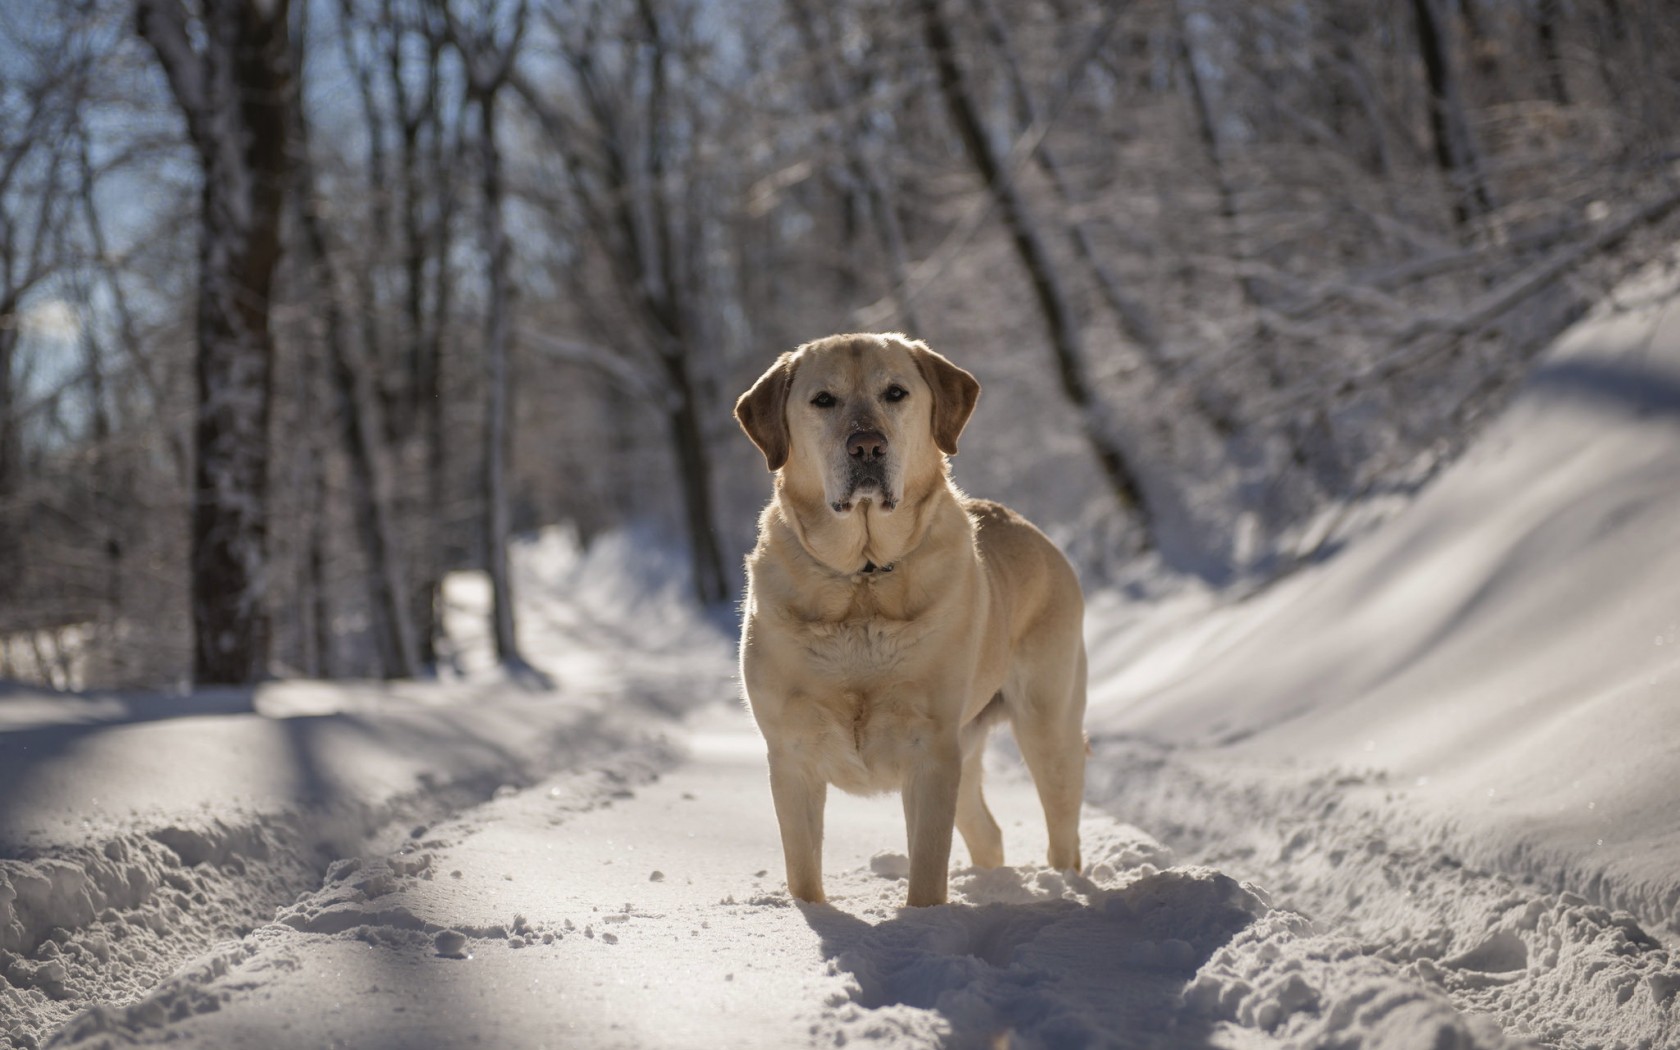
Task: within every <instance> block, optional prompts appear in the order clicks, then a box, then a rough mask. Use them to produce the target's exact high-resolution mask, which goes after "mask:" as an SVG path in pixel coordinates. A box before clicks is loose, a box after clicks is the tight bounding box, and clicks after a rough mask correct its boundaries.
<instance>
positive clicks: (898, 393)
mask: <svg viewBox="0 0 1680 1050" xmlns="http://www.w3.org/2000/svg"><path fill="white" fill-rule="evenodd" d="M881 396H882V397H885V398H886V399H887V400H888V401H903V400H904V399H905V398H907V397H909V396H910V391H908V390H906V389H904V388H903V387H901V386H899V385H898V384H897V383H894V384H893V385H892V386H889V387H887V392H886V393H885V394H883V395H881Z"/></svg>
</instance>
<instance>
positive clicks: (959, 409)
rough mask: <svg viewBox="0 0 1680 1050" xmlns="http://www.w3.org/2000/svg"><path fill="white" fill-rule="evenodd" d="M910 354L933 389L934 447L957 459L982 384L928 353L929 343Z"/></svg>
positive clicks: (912, 347)
mask: <svg viewBox="0 0 1680 1050" xmlns="http://www.w3.org/2000/svg"><path fill="white" fill-rule="evenodd" d="M910 354H911V356H912V357H914V358H915V359H916V367H917V368H919V369H921V370H922V378H923V379H925V380H927V385H928V386H929V387H931V388H932V389H933V443H934V444H935V445H938V446H939V451H941V452H943V453H945V454H946V455H947V456H954V455H956V454H957V438H959V437H961V436H962V432H963V427H966V426H968V417H969V416H971V415H973V414H974V405H975V403H976V402H978V401H979V400H980V381H979V380H978V379H975V378H974V377H973V376H972V375H970V374H969V373H967V372H965V371H963V370H962V369H960V368H958V367H957V366H956V365H953V364H952V363H951V362H949V361H947V360H946V359H945V358H944V356H943V355H940V354H937V353H935V352H934V351H932V350H930V349H928V346H927V344H926V343H921V342H917V343H911V344H910Z"/></svg>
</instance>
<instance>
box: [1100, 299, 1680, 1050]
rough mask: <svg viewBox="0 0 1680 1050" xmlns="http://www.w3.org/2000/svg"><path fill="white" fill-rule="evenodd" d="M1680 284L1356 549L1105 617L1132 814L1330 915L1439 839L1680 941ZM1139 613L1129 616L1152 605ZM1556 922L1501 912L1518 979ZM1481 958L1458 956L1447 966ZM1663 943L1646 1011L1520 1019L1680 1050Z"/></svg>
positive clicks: (1596, 336) (1511, 1008) (1104, 746)
mask: <svg viewBox="0 0 1680 1050" xmlns="http://www.w3.org/2000/svg"><path fill="white" fill-rule="evenodd" d="M1673 295H1674V279H1673V276H1672V275H1671V274H1667V273H1663V272H1653V273H1649V274H1647V275H1645V276H1644V277H1643V278H1642V279H1641V280H1639V281H1637V282H1635V283H1634V284H1632V285H1630V286H1629V287H1627V288H1624V289H1623V290H1622V291H1621V292H1620V293H1619V294H1618V296H1617V297H1616V301H1615V302H1613V303H1611V304H1609V305H1608V306H1607V307H1606V308H1605V309H1604V310H1602V311H1600V312H1599V313H1598V314H1596V315H1595V316H1593V317H1591V318H1589V319H1587V320H1586V321H1584V322H1582V323H1581V324H1579V325H1578V326H1576V327H1575V328H1574V329H1573V330H1572V331H1571V332H1570V333H1569V334H1568V335H1567V337H1566V338H1564V339H1563V340H1562V341H1561V342H1560V343H1559V345H1557V346H1556V347H1554V348H1553V350H1552V351H1551V352H1549V353H1548V355H1547V356H1545V357H1544V358H1543V359H1542V360H1541V361H1540V362H1539V363H1538V366H1537V369H1536V371H1535V373H1534V374H1533V376H1532V378H1531V379H1530V380H1529V381H1528V383H1527V384H1526V386H1525V387H1524V389H1523V390H1522V391H1521V393H1520V394H1519V396H1518V397H1517V399H1516V400H1515V402H1514V403H1513V404H1512V405H1511V406H1510V408H1509V409H1508V411H1506V412H1505V413H1504V414H1503V416H1502V418H1501V419H1499V420H1498V421H1497V422H1496V423H1495V424H1494V425H1493V426H1492V427H1490V429H1489V430H1488V432H1487V433H1486V434H1484V435H1483V436H1482V437H1481V438H1480V439H1479V440H1478V442H1477V444H1476V445H1475V447H1474V448H1472V449H1471V450H1470V452H1469V453H1468V454H1467V455H1466V456H1464V457H1463V459H1462V460H1460V461H1459V462H1458V463H1456V464H1455V465H1454V466H1453V467H1452V468H1450V469H1449V470H1448V471H1447V472H1445V473H1444V474H1443V476H1442V477H1440V478H1439V479H1438V480H1437V481H1436V482H1435V483H1433V484H1432V485H1431V486H1430V487H1429V488H1428V489H1426V490H1425V491H1424V492H1423V493H1422V494H1421V495H1420V497H1419V498H1418V499H1417V500H1416V502H1415V503H1414V504H1413V505H1412V506H1410V507H1409V508H1407V509H1406V510H1405V511H1403V512H1402V513H1401V514H1400V515H1398V516H1397V517H1396V518H1395V519H1394V520H1392V521H1390V522H1389V523H1388V524H1387V525H1385V526H1384V527H1382V528H1381V529H1380V530H1378V531H1377V532H1376V533H1375V534H1373V535H1371V536H1369V537H1367V538H1365V539H1363V540H1361V541H1360V542H1359V543H1357V544H1356V545H1355V546H1354V547H1353V548H1352V549H1350V550H1347V551H1346V552H1344V553H1342V554H1340V555H1339V556H1337V557H1336V558H1334V559H1332V560H1331V561H1329V562H1327V563H1325V564H1322V565H1319V566H1316V567H1314V568H1312V569H1310V570H1308V571H1305V572H1303V573H1301V574H1300V575H1299V576H1298V577H1297V578H1294V579H1292V580H1289V581H1287V582H1286V583H1284V584H1282V585H1280V586H1277V587H1275V588H1273V589H1272V590H1270V591H1268V592H1266V593H1264V594H1262V595H1260V596H1258V597H1256V598H1254V599H1252V600H1250V601H1248V602H1246V603H1242V604H1239V605H1237V606H1234V607H1230V608H1226V609H1223V610H1219V611H1218V612H1217V613H1215V614H1214V615H1213V616H1211V617H1209V618H1203V619H1199V620H1197V621H1196V622H1195V623H1194V624H1193V625H1192V626H1190V627H1187V628H1185V629H1184V630H1182V631H1178V632H1176V633H1175V632H1173V631H1162V630H1160V629H1158V628H1157V629H1154V633H1150V631H1149V630H1147V629H1143V630H1139V631H1138V632H1136V635H1135V636H1133V637H1125V636H1121V635H1119V634H1117V633H1116V632H1115V630H1114V629H1113V628H1105V627H1104V626H1103V625H1101V624H1098V625H1095V626H1094V627H1093V631H1092V633H1093V636H1094V637H1093V639H1092V646H1093V650H1094V656H1093V661H1094V665H1095V667H1096V668H1097V669H1098V670H1097V672H1096V675H1097V684H1096V686H1095V689H1094V707H1093V712H1092V715H1091V718H1090V719H1089V723H1090V726H1091V730H1092V734H1093V736H1094V737H1095V738H1096V739H1097V740H1098V741H1099V745H1100V749H1099V755H1100V756H1102V758H1103V760H1104V761H1103V762H1102V765H1103V766H1104V767H1105V768H1106V770H1107V774H1106V775H1107V776H1108V777H1109V778H1110V781H1109V784H1108V787H1107V788H1106V789H1105V790H1106V791H1107V792H1108V793H1109V794H1110V795H1111V796H1112V798H1113V800H1114V802H1113V805H1114V807H1115V808H1117V809H1118V811H1119V812H1121V813H1123V814H1125V815H1126V816H1127V818H1128V819H1132V820H1135V821H1137V822H1139V823H1141V824H1143V826H1145V827H1150V828H1151V830H1153V831H1155V832H1156V833H1157V834H1163V833H1165V832H1166V830H1167V829H1166V828H1164V827H1162V826H1160V825H1159V824H1152V823H1151V820H1156V821H1169V822H1173V823H1174V824H1176V825H1178V826H1179V828H1180V831H1181V836H1179V837H1178V838H1177V841H1183V840H1187V839H1192V838H1193V839H1195V840H1197V841H1199V842H1201V843H1202V844H1203V845H1204V848H1205V849H1206V850H1207V851H1208V854H1207V855H1208V856H1214V857H1217V856H1220V855H1229V854H1231V853H1234V852H1242V851H1247V852H1248V855H1247V859H1246V860H1245V861H1244V862H1243V863H1241V864H1239V865H1238V866H1237V869H1236V870H1239V871H1246V872H1248V873H1249V874H1251V875H1253V876H1256V877H1261V878H1266V879H1269V880H1270V882H1271V884H1272V885H1273V886H1274V888H1277V882H1278V880H1279V879H1280V878H1281V879H1282V880H1283V881H1290V882H1298V883H1299V887H1298V888H1299V890H1300V892H1299V893H1298V894H1296V895H1294V896H1291V895H1287V894H1286V895H1283V896H1284V899H1285V900H1286V901H1291V902H1293V903H1294V904H1296V905H1297V906H1300V907H1303V908H1305V909H1306V910H1309V911H1310V912H1312V913H1314V914H1315V915H1317V916H1319V917H1322V918H1332V919H1336V920H1338V921H1347V922H1354V923H1357V922H1359V921H1365V922H1367V923H1369V924H1371V925H1372V927H1373V928H1375V927H1379V926H1381V925H1383V924H1384V923H1393V922H1395V921H1397V920H1396V915H1397V914H1398V911H1396V909H1395V908H1394V907H1392V905H1393V904H1394V902H1393V901H1386V902H1382V903H1379V902H1377V901H1375V900H1368V901H1365V902H1363V903H1358V902H1350V900H1340V899H1337V898H1338V897H1344V896H1345V897H1348V898H1350V899H1351V898H1352V897H1355V896H1370V897H1373V898H1375V897H1380V896H1381V894H1380V892H1378V891H1379V890H1380V881H1379V885H1378V886H1377V887H1365V886H1361V887H1358V888H1355V887H1351V886H1349V885H1347V882H1348V881H1349V880H1350V879H1369V878H1375V877H1376V876H1377V875H1378V874H1379V872H1380V870H1381V868H1382V865H1380V864H1379V865H1375V866H1369V865H1366V866H1361V865H1360V864H1356V863H1355V862H1354V860H1353V859H1352V857H1351V856H1350V854H1353V853H1354V851H1352V850H1350V849H1349V847H1350V846H1353V845H1357V844H1358V841H1359V839H1360V838H1364V839H1366V840H1367V843H1368V845H1369V847H1370V849H1371V850H1372V851H1375V852H1376V853H1380V854H1382V855H1383V856H1384V857H1387V858H1389V859H1392V857H1393V856H1394V855H1398V854H1401V853H1404V852H1405V851H1406V850H1408V849H1410V850H1415V851H1418V853H1419V856H1418V857H1415V858H1413V860H1416V861H1417V862H1418V863H1420V864H1425V865H1427V864H1428V863H1435V862H1439V863H1441V864H1450V865H1453V866H1465V865H1468V866H1470V867H1471V868H1473V869H1485V871H1486V874H1487V875H1488V876H1490V877H1493V878H1497V877H1499V876H1504V877H1506V878H1507V879H1508V880H1509V883H1510V885H1509V886H1508V887H1506V889H1500V888H1498V887H1496V886H1493V885H1492V884H1490V885H1489V892H1490V893H1492V894H1493V896H1495V897H1497V896H1498V895H1499V894H1500V893H1504V892H1506V891H1507V889H1508V890H1509V891H1510V892H1516V893H1519V894H1521V893H1525V892H1532V891H1536V890H1538V891H1551V892H1552V893H1553V895H1554V896H1553V898H1552V899H1551V900H1549V901H1548V902H1545V903H1542V904H1539V905H1536V906H1535V907H1536V908H1538V909H1541V910H1546V911H1548V913H1551V912H1556V913H1557V915H1558V916H1559V917H1560V918H1559V921H1563V919H1562V917H1563V916H1565V915H1574V916H1576V918H1579V917H1580V915H1582V914H1589V913H1590V914H1591V915H1594V916H1596V917H1597V919H1599V920H1603V921H1604V922H1609V921H1610V918H1611V916H1610V915H1609V913H1608V912H1605V911H1604V909H1605V908H1609V909H1621V910H1624V911H1625V912H1626V913H1628V914H1626V915H1624V916H1623V917H1622V918H1621V919H1617V920H1616V921H1617V922H1621V923H1622V926H1623V927H1625V928H1628V929H1631V930H1635V931H1636V932H1635V933H1630V934H1629V936H1630V938H1631V939H1632V941H1634V942H1642V940H1643V939H1648V938H1647V935H1646V934H1645V933H1644V932H1637V928H1636V927H1634V926H1633V922H1634V920H1637V922H1638V923H1639V924H1641V925H1642V926H1643V927H1644V929H1646V930H1649V931H1651V932H1653V933H1655V934H1657V935H1659V936H1663V937H1666V938H1669V939H1670V940H1671V941H1672V939H1673V936H1674V935H1675V934H1676V933H1680V302H1677V301H1676V300H1675V299H1674V298H1673ZM1109 609H1110V612H1111V614H1112V615H1113V616H1114V617H1115V619H1116V622H1117V621H1118V618H1119V616H1120V615H1121V614H1122V613H1124V612H1125V610H1123V609H1117V608H1115V607H1114V606H1112V605H1110V606H1109ZM1139 636H1147V637H1148V638H1149V639H1150V641H1149V644H1148V645H1147V646H1144V645H1142V644H1140V642H1139ZM1128 766H1130V767H1132V768H1131V769H1130V771H1128ZM1331 811H1334V812H1335V814H1336V815H1335V816H1334V817H1332V816H1330V813H1331ZM1336 824H1340V825H1341V830H1339V831H1331V830H1330V829H1331V827H1332V825H1336ZM1168 837H1169V839H1173V838H1175V837H1174V836H1170V835H1169V836H1168ZM1292 837H1294V839H1295V841H1294V843H1293V845H1292V846H1291V845H1290V840H1291V838H1292ZM1350 837H1351V838H1352V839H1353V842H1350V841H1349V839H1350ZM1326 843H1328V845H1326ZM1314 851H1316V852H1318V853H1320V854H1321V862H1322V863H1326V864H1332V865H1334V866H1336V867H1338V868H1340V869H1341V870H1340V871H1339V872H1338V874H1337V875H1336V877H1334V878H1330V879H1320V880H1318V883H1321V884H1320V885H1318V889H1317V890H1316V891H1315V890H1314V889H1313V888H1312V887H1313V886H1314V885H1315V881H1314V878H1313V877H1311V876H1304V875H1303V873H1302V871H1301V866H1302V863H1303V861H1302V857H1301V855H1302V854H1305V853H1308V852H1314ZM1364 853H1365V850H1364V849H1359V850H1358V851H1357V853H1356V854H1355V855H1358V856H1363V855H1364ZM1331 857H1335V859H1334V860H1330V859H1328V858H1331ZM1410 863H1411V862H1410V861H1409V862H1408V864H1410ZM1406 866H1407V865H1402V867H1406ZM1414 866H1415V865H1414ZM1286 869H1288V870H1292V871H1293V873H1294V876H1293V877H1292V876H1290V875H1286V874H1284V872H1285V870H1286ZM1408 870H1410V868H1408ZM1390 877H1391V878H1392V873H1391V874H1390ZM1560 894H1561V895H1562V896H1563V897H1564V898H1568V899H1567V900H1565V903H1564V904H1562V905H1559V904H1558V903H1557V900H1558V897H1557V895H1560ZM1525 900H1527V898H1525ZM1571 901H1573V902H1574V903H1573V904H1571V903H1570V902H1571ZM1525 906H1526V904H1525ZM1595 908H1596V910H1595ZM1420 921H1423V920H1420ZM1430 921H1440V919H1439V918H1438V917H1437V918H1436V919H1435V920H1430ZM1527 921H1528V924H1529V926H1530V929H1529V930H1527V931H1523V930H1519V929H1516V928H1515V927H1514V926H1511V925H1510V924H1509V923H1507V924H1506V926H1504V927H1500V926H1499V923H1498V922H1495V923H1494V927H1498V928H1497V929H1492V930H1491V931H1490V932H1489V936H1493V934H1495V933H1498V934H1499V935H1500V937H1501V938H1503V939H1499V940H1497V943H1498V944H1499V945H1502V946H1503V948H1502V950H1501V951H1492V949H1489V951H1490V952H1492V954H1494V955H1500V956H1501V957H1500V958H1499V959H1498V960H1496V961H1497V962H1498V963H1499V969H1498V972H1499V973H1500V974H1501V976H1500V977H1499V978H1498V982H1499V983H1500V984H1502V985H1516V984H1520V983H1521V982H1522V981H1524V980H1527V981H1529V982H1530V983H1531V984H1534V985H1535V987H1542V986H1544V980H1543V979H1542V978H1543V977H1544V975H1543V974H1541V973H1540V971H1541V970H1542V969H1543V968H1544V966H1543V959H1544V958H1545V956H1546V953H1545V941H1546V938H1545V937H1544V936H1540V935H1538V934H1536V933H1535V932H1534V930H1533V926H1534V918H1533V916H1530V917H1529V918H1528V920H1527ZM1604 929H1605V930H1608V929H1609V927H1608V926H1605V927H1604ZM1501 931H1503V932H1501ZM1391 932H1392V931H1391ZM1461 932H1462V931H1461ZM1519 934H1520V936H1519ZM1395 936H1398V935H1397V934H1395ZM1606 936H1608V933H1606ZM1379 940H1381V938H1379ZM1448 940H1453V938H1448ZM1475 947H1476V945H1475V944H1473V943H1472V944H1455V946H1452V947H1449V946H1445V945H1444V946H1443V948H1442V950H1441V952H1440V953H1438V955H1450V954H1452V952H1453V951H1455V950H1462V951H1468V950H1471V949H1473V948H1475ZM1659 956H1660V957H1661V961H1662V965H1658V964H1657V961H1658V959H1659ZM1643 958H1645V959H1646V962H1647V963H1649V964H1650V970H1651V973H1653V974H1662V973H1666V974H1669V976H1655V977H1653V978H1652V979H1651V981H1650V982H1649V983H1648V984H1642V983H1640V982H1641V981H1642V980H1643V978H1642V976H1641V975H1642V974H1643V973H1644V971H1643V970H1636V971H1634V972H1632V973H1631V976H1630V974H1629V973H1628V972H1624V973H1623V974H1622V976H1624V977H1628V981H1627V982H1624V984H1625V986H1624V984H1618V983H1616V982H1614V981H1608V980H1606V981H1605V982H1604V984H1603V986H1601V987H1599V988H1598V989H1597V993H1598V994H1600V995H1602V996H1604V997H1605V998H1604V1009H1603V1011H1602V1012H1603V1013H1604V1014H1606V1015H1612V1014H1620V1015H1623V1016H1622V1018H1621V1019H1618V1018H1616V1017H1612V1016H1606V1017H1604V1018H1601V1020H1602V1021H1603V1026H1602V1027H1599V1028H1596V1029H1594V1028H1592V1027H1591V1026H1587V1027H1584V1028H1578V1031H1579V1032H1581V1033H1582V1034H1580V1035H1578V1036H1575V1035H1571V1034H1570V1032H1571V1024H1572V1022H1571V1021H1570V1020H1569V1016H1570V1015H1569V1010H1568V1009H1567V1008H1566V1009H1562V1010H1561V1012H1560V1010H1558V1009H1552V1010H1546V1009H1543V1008H1542V1006H1543V1004H1541V1003H1539V1002H1535V1003H1529V1004H1527V1005H1524V1004H1523V1003H1522V1002H1521V1001H1520V1000H1521V998H1522V996H1521V994H1519V993H1518V992H1516V991H1512V992H1511V994H1510V995H1508V996H1507V997H1506V998H1507V1000H1508V1001H1507V1002H1506V1003H1505V1004H1504V1005H1503V1006H1502V1007H1501V1008H1500V1012H1501V1013H1502V1017H1503V1019H1504V1020H1505V1021H1506V1022H1507V1023H1508V1024H1510V1025H1512V1026H1514V1027H1518V1028H1519V1029H1520V1028H1522V1027H1524V1024H1523V1022H1525V1020H1530V1019H1532V1020H1533V1023H1532V1024H1531V1025H1528V1026H1527V1027H1528V1028H1529V1030H1531V1031H1533V1032H1536V1033H1538V1034H1540V1035H1541V1036H1543V1037H1545V1038H1547V1039H1550V1040H1556V1041H1559V1042H1562V1043H1564V1044H1566V1045H1584V1046H1590V1045H1612V1044H1614V1043H1615V1042H1617V1041H1618V1040H1621V1041H1626V1042H1628V1043H1629V1044H1630V1045H1638V1044H1640V1043H1641V1042H1644V1045H1671V1046H1672V1045H1677V1042H1666V1043H1664V1042H1662V1041H1661V1040H1663V1039H1670V1040H1676V1041H1680V1034H1677V1033H1680V1025H1677V1024H1676V1021H1675V1010H1676V1004H1675V1001H1674V998H1673V995H1674V989H1675V984H1674V979H1673V977H1672V972H1673V971H1672V970H1669V969H1666V968H1665V967H1666V955H1663V953H1651V954H1649V955H1648V956H1644V957H1643ZM1552 963H1553V965H1554V967H1555V965H1556V964H1557V960H1556V953H1555V951H1554V952H1553V953H1552ZM1530 971H1532V972H1530ZM1489 972H1492V971H1489ZM1556 991H1558V988H1557V987H1554V988H1553V992H1554V993H1555V992H1556ZM1581 991H1582V990H1581V989H1577V993H1579V992H1581ZM1612 1004H1614V1005H1612ZM1640 1011H1643V1016H1644V1017H1645V1018H1646V1023H1645V1024H1644V1026H1643V1028H1640V1027H1639V1026H1637V1025H1633V1026H1631V1029H1630V1028H1629V1026H1628V1023H1624V1022H1625V1021H1626V1017H1627V1016H1628V1015H1631V1014H1633V1013H1635V1012H1640ZM1577 1020H1578V1019H1577ZM1634 1029H1637V1030H1638V1031H1641V1032H1643V1033H1644V1034H1643V1035H1640V1036H1634V1035H1629V1034H1628V1032H1629V1031H1630V1030H1634ZM1595 1031H1596V1032H1597V1035H1596V1037H1595V1036H1593V1035H1592V1034H1591V1033H1592V1032H1595ZM1653 1033H1654V1034H1653ZM1651 1039H1656V1040H1658V1041H1657V1042H1655V1043H1652V1042H1648V1040H1651Z"/></svg>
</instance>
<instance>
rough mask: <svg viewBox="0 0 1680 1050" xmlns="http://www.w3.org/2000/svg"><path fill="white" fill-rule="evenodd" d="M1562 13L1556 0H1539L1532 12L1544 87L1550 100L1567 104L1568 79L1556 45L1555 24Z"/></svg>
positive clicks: (1563, 104)
mask: <svg viewBox="0 0 1680 1050" xmlns="http://www.w3.org/2000/svg"><path fill="white" fill-rule="evenodd" d="M1562 14H1563V12H1562V10H1561V5H1560V4H1559V3H1558V0H1540V4H1539V7H1538V9H1537V10H1536V11H1535V12H1534V35H1535V36H1536V37H1537V38H1538V39H1539V42H1540V58H1541V60H1542V61H1543V62H1544V63H1545V65H1546V87H1547V88H1548V89H1549V90H1550V91H1551V95H1552V101H1553V102H1556V103H1557V104H1558V105H1560V106H1567V105H1569V81H1568V80H1567V79H1565V77H1564V72H1563V52H1562V50H1561V49H1560V48H1559V46H1558V36H1557V24H1558V19H1559V17H1561V16H1562Z"/></svg>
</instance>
